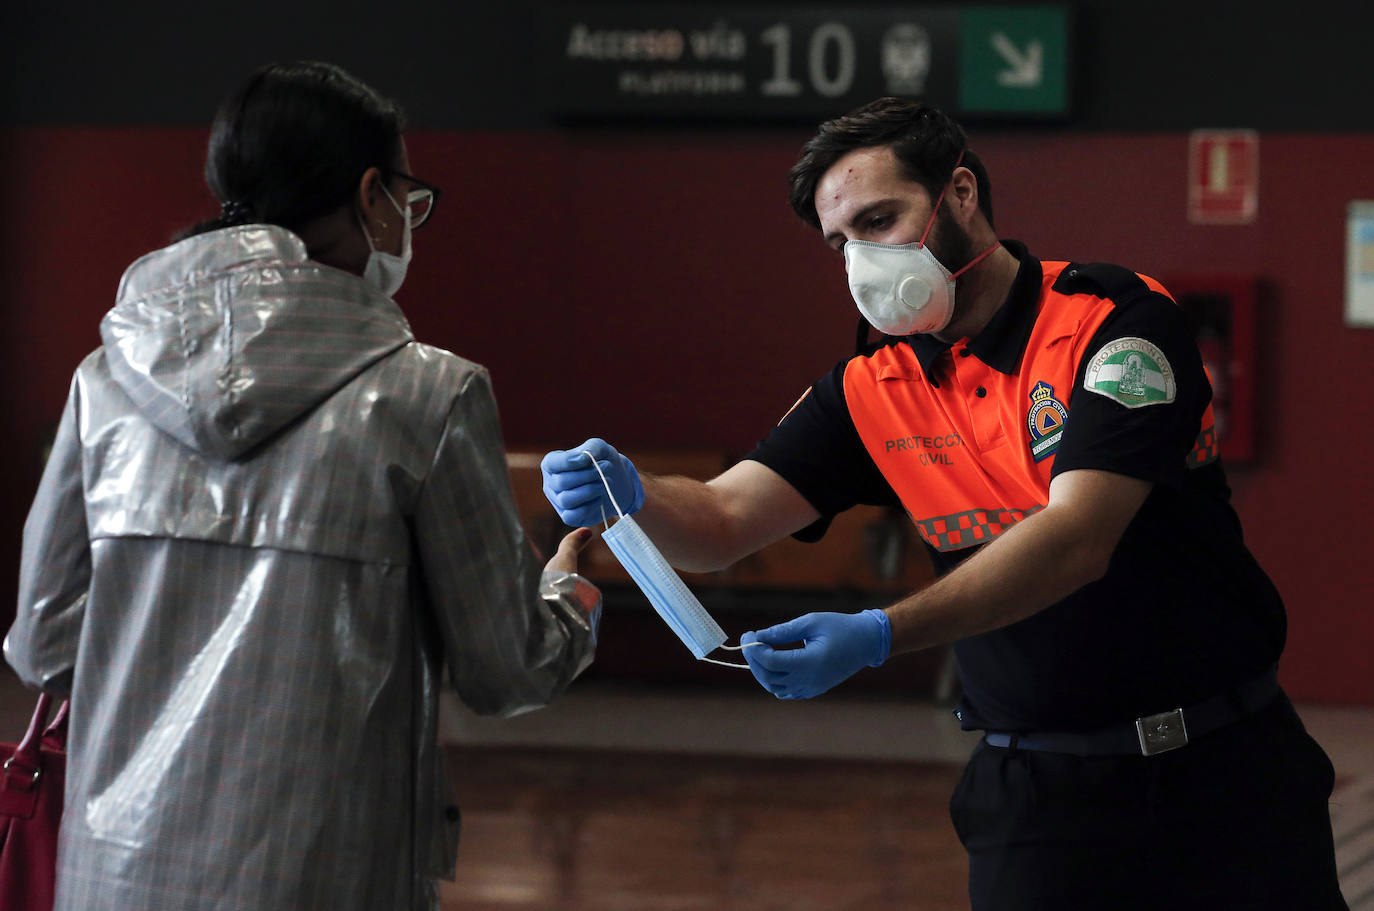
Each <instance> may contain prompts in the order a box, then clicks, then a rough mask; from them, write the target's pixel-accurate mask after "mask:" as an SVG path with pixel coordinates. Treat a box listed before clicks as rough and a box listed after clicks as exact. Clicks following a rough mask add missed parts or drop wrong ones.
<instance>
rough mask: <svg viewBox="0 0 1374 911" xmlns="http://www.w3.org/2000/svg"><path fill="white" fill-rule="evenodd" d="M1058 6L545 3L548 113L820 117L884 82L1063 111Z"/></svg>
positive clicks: (963, 109) (1025, 111) (975, 101)
mask: <svg viewBox="0 0 1374 911" xmlns="http://www.w3.org/2000/svg"><path fill="white" fill-rule="evenodd" d="M1068 20H1069V17H1068V13H1067V11H1066V10H1065V8H1063V7H1058V6H1031V7H1025V6H1010V7H1000V6H996V7H994V6H987V7H980V6H934V7H926V6H914V7H868V8H866V7H833V8H806V7H802V8H766V7H760V8H750V7H739V6H724V5H720V6H712V5H706V6H682V5H659V4H653V3H641V4H634V5H610V4H607V5H592V6H580V5H579V6H572V5H568V6H549V7H547V8H546V10H545V15H544V33H545V52H544V56H545V58H546V59H547V60H548V61H550V64H551V65H550V67H549V70H548V73H547V78H546V79H545V80H544V85H545V86H546V88H547V93H548V95H547V103H548V110H549V112H550V114H552V115H553V116H555V117H565V118H577V117H591V118H623V117H659V118H681V117H688V118H692V117H700V118H726V119H729V118H747V119H756V120H758V119H762V120H789V119H792V120H796V119H805V120H815V119H824V118H828V117H832V116H834V115H836V114H837V113H842V112H843V111H845V110H848V109H850V108H852V107H856V106H858V105H859V104H862V103H864V102H866V101H870V100H872V99H874V98H877V97H880V96H883V95H899V96H905V97H909V98H918V99H921V100H924V101H927V102H929V103H931V104H934V105H935V106H937V107H940V108H943V109H945V110H947V111H949V112H950V113H953V114H955V115H964V116H985V117H993V118H1027V117H1041V118H1044V117H1063V116H1065V115H1067V114H1068V111H1069V92H1068V71H1069V39H1068V28H1069V21H1068Z"/></svg>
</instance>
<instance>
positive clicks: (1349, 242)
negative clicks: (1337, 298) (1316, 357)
mask: <svg viewBox="0 0 1374 911" xmlns="http://www.w3.org/2000/svg"><path fill="white" fill-rule="evenodd" d="M1345 324H1346V325H1347V326H1362V327H1365V328H1370V327H1374V201H1370V200H1356V201H1354V202H1351V203H1350V204H1349V205H1348V206H1347V207H1346V215H1345Z"/></svg>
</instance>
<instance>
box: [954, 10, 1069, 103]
mask: <svg viewBox="0 0 1374 911" xmlns="http://www.w3.org/2000/svg"><path fill="white" fill-rule="evenodd" d="M1068 44H1069V41H1068V16H1067V14H1066V12H1065V10H1064V8H1063V7H1057V6H974V7H966V8H964V9H963V10H961V11H960V13H959V51H960V53H959V109H960V110H961V111H963V112H965V113H969V114H1052V115H1053V114H1065V113H1067V112H1068V109H1069V91H1068Z"/></svg>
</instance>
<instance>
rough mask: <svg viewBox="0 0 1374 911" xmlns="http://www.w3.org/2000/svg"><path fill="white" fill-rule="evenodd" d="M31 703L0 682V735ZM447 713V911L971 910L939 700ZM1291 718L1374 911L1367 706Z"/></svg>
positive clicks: (708, 698) (603, 694)
mask: <svg viewBox="0 0 1374 911" xmlns="http://www.w3.org/2000/svg"><path fill="white" fill-rule="evenodd" d="M32 704H33V703H32V696H31V694H30V693H28V692H27V691H26V690H24V689H23V687H22V686H21V685H20V684H19V682H18V681H17V680H16V679H15V678H14V677H13V675H12V674H10V673H9V671H8V670H7V669H5V670H4V671H3V672H0V740H11V739H15V738H17V737H18V736H19V735H20V733H22V730H23V728H24V726H25V724H26V722H27V718H28V714H29V712H30V711H31V708H32ZM444 709H445V711H444V717H443V735H444V739H445V742H446V743H447V744H449V745H450V747H451V749H450V750H449V759H450V762H451V766H452V770H453V778H454V781H455V782H456V783H457V786H458V789H459V798H460V802H461V804H462V807H463V843H462V847H461V850H460V853H459V863H458V871H457V878H456V880H455V881H454V882H453V883H446V884H444V887H443V891H442V896H443V899H444V907H445V909H447V911H459V909H463V911H473V909H476V911H592V909H596V911H620V909H624V911H696V909H703V911H704V909H713V911H732V909H741V911H743V909H746V908H747V909H749V911H773V909H777V911H782V909H789V911H812V909H814V911H822V909H824V911H849V909H853V911H858V909H863V911H896V909H898V908H900V909H906V911H946V909H951V911H952V909H961V908H966V907H967V899H966V896H965V892H964V877H965V874H966V866H965V861H964V857H963V853H962V851H961V849H960V847H959V844H958V841H957V839H956V838H955V836H954V833H953V831H952V830H951V828H950V825H949V821H948V817H947V815H946V805H947V801H948V797H949V793H950V790H951V789H952V788H953V786H954V783H955V781H956V780H957V777H958V774H959V767H960V763H961V762H962V760H963V758H964V756H966V755H967V753H968V750H969V749H971V747H972V744H973V741H974V739H975V737H974V735H970V734H968V733H966V732H962V731H959V730H958V728H957V725H956V724H955V723H954V720H953V718H952V717H951V716H950V715H949V712H948V710H947V709H946V708H945V707H943V706H940V705H936V704H934V703H931V702H929V701H921V700H913V699H894V698H881V697H878V696H875V695H872V694H863V695H856V696H850V697H841V696H838V695H836V696H835V697H834V698H830V697H827V698H821V699H817V700H812V701H809V702H780V701H777V700H774V699H770V698H768V697H765V696H763V695H762V694H756V693H753V692H752V691H750V690H748V689H744V688H735V687H728V688H724V689H722V688H703V687H699V686H694V687H688V688H682V687H678V688H674V687H664V686H658V687H645V686H643V685H630V684H628V683H626V682H624V681H614V680H612V681H600V682H597V681H583V682H579V683H578V684H576V685H574V687H573V688H572V690H571V691H570V692H569V693H568V694H566V695H565V696H564V697H563V699H562V700H560V701H559V702H558V703H556V704H554V705H553V706H550V707H549V708H546V709H544V710H541V711H539V712H533V713H530V714H527V715H521V716H518V717H516V718H510V719H499V720H498V719H489V718H478V717H476V716H473V715H471V714H469V713H467V712H466V711H465V710H464V709H462V708H461V707H460V706H458V705H457V704H456V703H453V702H449V703H446V704H445V707H444ZM1299 711H1300V712H1301V714H1302V715H1303V718H1304V721H1305V722H1306V723H1307V725H1308V728H1309V730H1310V731H1311V732H1312V734H1313V736H1314V737H1316V738H1317V740H1318V741H1319V742H1321V743H1322V745H1323V746H1324V747H1325V748H1326V750H1327V752H1328V753H1329V754H1330V755H1331V758H1332V762H1333V764H1334V765H1335V767H1336V770H1337V775H1338V784H1337V789H1336V793H1335V794H1334V795H1333V796H1332V826H1333V830H1334V832H1335V836H1336V842H1337V862H1338V866H1339V867H1340V869H1341V874H1342V887H1343V889H1344V891H1345V893H1346V896H1347V899H1348V901H1349V903H1350V907H1351V908H1352V909H1353V911H1374V708H1342V707H1317V706H1300V707H1299Z"/></svg>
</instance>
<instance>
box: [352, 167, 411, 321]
mask: <svg viewBox="0 0 1374 911" xmlns="http://www.w3.org/2000/svg"><path fill="white" fill-rule="evenodd" d="M378 186H381V188H382V193H384V194H385V195H386V198H387V201H388V202H390V203H391V204H392V205H393V206H395V208H396V211H397V212H399V213H400V215H401V224H402V228H401V253H400V255H399V256H398V255H396V254H395V253H387V252H386V251H384V250H378V249H377V248H376V247H374V246H373V245H372V235H371V234H370V233H369V232H368V230H367V223H366V222H364V221H363V220H362V217H361V216H359V218H358V223H359V224H361V225H362V228H363V236H364V237H366V238H367V246H368V249H370V250H371V251H372V252H371V253H370V254H368V257H367V266H366V267H365V268H364V269H363V281H365V282H367V283H368V284H370V285H372V286H373V287H374V288H376V289H377V290H378V291H380V292H382V293H383V294H385V295H386V296H387V297H392V296H393V295H395V294H396V292H397V291H399V290H401V284H402V283H403V282H404V281H405V280H406V269H407V268H409V267H410V254H411V249H410V203H409V202H407V203H406V207H405V208H404V209H402V208H401V207H400V206H399V205H398V204H397V203H396V200H395V199H393V198H392V197H391V194H390V193H388V192H387V189H386V186H385V185H382V184H378Z"/></svg>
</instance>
